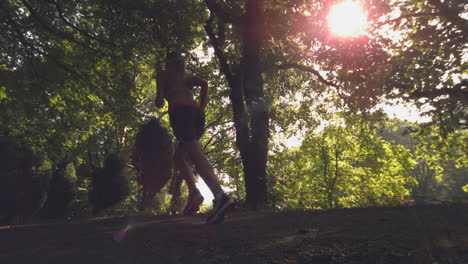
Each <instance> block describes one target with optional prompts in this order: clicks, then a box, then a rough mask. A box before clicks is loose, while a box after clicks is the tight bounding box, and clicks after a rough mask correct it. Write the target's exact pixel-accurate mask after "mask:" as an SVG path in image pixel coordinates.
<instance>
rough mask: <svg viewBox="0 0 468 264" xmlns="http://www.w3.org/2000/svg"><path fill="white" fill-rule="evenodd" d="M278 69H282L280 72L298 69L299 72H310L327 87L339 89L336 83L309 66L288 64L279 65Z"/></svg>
mask: <svg viewBox="0 0 468 264" xmlns="http://www.w3.org/2000/svg"><path fill="white" fill-rule="evenodd" d="M277 68H278V69H280V70H285V69H297V70H301V71H305V72H309V73H312V74H313V75H315V76H316V77H317V79H318V80H319V81H320V82H321V83H323V84H325V85H327V86H331V87H335V88H338V85H337V84H336V83H334V82H332V81H328V80H326V79H325V78H324V77H323V76H322V75H321V74H320V73H319V72H318V71H317V70H314V69H312V68H311V67H308V66H305V65H300V64H297V63H286V64H282V65H277Z"/></svg>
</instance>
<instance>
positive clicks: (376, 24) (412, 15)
mask: <svg viewBox="0 0 468 264" xmlns="http://www.w3.org/2000/svg"><path fill="white" fill-rule="evenodd" d="M424 16H440V13H439V12H437V13H416V14H406V15H401V16H399V17H397V18H394V19H390V20H387V21H382V22H378V23H375V26H376V27H381V26H383V25H386V24H392V23H396V22H399V21H400V20H403V19H408V18H412V17H424Z"/></svg>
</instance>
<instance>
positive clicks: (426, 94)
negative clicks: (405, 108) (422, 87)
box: [410, 80, 468, 101]
mask: <svg viewBox="0 0 468 264" xmlns="http://www.w3.org/2000/svg"><path fill="white" fill-rule="evenodd" d="M467 88H468V80H463V81H462V82H461V83H458V84H456V85H455V86H454V87H453V88H442V89H434V90H430V91H414V92H413V93H411V94H410V96H411V97H413V98H428V99H435V98H437V97H439V96H443V95H448V96H451V97H457V96H459V97H462V98H464V99H465V100H466V101H468V89H467Z"/></svg>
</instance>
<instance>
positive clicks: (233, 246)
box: [0, 205, 468, 264]
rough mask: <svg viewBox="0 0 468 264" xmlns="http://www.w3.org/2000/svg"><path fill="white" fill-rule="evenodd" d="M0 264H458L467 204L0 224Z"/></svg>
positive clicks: (467, 249)
mask: <svg viewBox="0 0 468 264" xmlns="http://www.w3.org/2000/svg"><path fill="white" fill-rule="evenodd" d="M125 231H126V232H125ZM119 235H122V236H121V238H122V241H120V242H116V241H115V239H114V238H118V236H119ZM0 263H35V264H36V263H48V264H49V263H51V264H52V263H61V264H62V263H77V264H78V263H79V264H92V263H100V264H103V263H113V264H123V263H129V264H130V263H132V264H133V263H151V264H154V263H317V264H322V263H327V264H328V263H345V264H348V263H356V264H357V263H372V264H374V263H375V264H380V263H382V264H383V263H392V264H393V263H398V264H399V263H402V264H404V263H418V264H419V263H420V264H427V263H438V264H443V263H447V264H461V263H468V206H465V205H451V206H447V205H444V206H425V207H398V208H366V209H346V210H333V211H305V212H302V211H301V212H282V213H268V212H264V213H256V212H232V213H231V214H230V215H229V217H228V218H227V219H226V221H225V223H223V224H221V225H206V224H205V223H204V216H203V215H197V216H194V217H181V216H170V217H167V216H166V217H131V218H103V219H88V220H80V221H69V222H59V223H47V224H36V225H26V226H3V227H0Z"/></svg>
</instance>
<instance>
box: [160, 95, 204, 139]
mask: <svg viewBox="0 0 468 264" xmlns="http://www.w3.org/2000/svg"><path fill="white" fill-rule="evenodd" d="M169 120H170V122H171V127H172V129H173V130H174V134H175V136H176V138H177V139H178V140H179V141H180V142H184V141H191V140H195V139H196V140H198V139H200V138H201V136H202V135H203V133H204V132H205V113H204V112H203V110H201V108H200V107H199V106H198V105H195V104H180V103H179V104H174V105H171V106H170V108H169Z"/></svg>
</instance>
